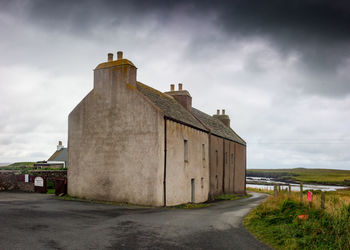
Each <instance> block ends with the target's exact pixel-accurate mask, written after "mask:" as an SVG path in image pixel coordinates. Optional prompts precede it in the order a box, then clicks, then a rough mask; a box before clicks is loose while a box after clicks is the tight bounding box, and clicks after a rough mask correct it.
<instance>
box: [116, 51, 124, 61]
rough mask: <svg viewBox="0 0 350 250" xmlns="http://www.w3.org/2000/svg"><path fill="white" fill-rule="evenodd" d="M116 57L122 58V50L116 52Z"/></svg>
mask: <svg viewBox="0 0 350 250" xmlns="http://www.w3.org/2000/svg"><path fill="white" fill-rule="evenodd" d="M117 59H118V60H120V59H123V51H118V52H117Z"/></svg>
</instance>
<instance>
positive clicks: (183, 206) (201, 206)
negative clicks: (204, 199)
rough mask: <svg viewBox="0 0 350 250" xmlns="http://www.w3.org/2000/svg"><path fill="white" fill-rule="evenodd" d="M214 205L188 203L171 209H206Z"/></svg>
mask: <svg viewBox="0 0 350 250" xmlns="http://www.w3.org/2000/svg"><path fill="white" fill-rule="evenodd" d="M211 205H212V204H210V203H186V204H181V205H176V206H173V207H170V208H183V209H193V208H204V207H210V206H211Z"/></svg>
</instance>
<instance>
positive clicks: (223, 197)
mask: <svg viewBox="0 0 350 250" xmlns="http://www.w3.org/2000/svg"><path fill="white" fill-rule="evenodd" d="M48 190H49V189H48ZM54 192H55V190H54V189H53V193H54ZM248 197H251V195H250V194H247V195H237V194H225V195H219V196H216V197H215V200H216V201H218V200H237V199H242V198H248ZM56 199H59V200H67V201H82V202H90V203H97V204H108V205H118V206H137V207H150V206H142V205H134V204H129V203H123V202H114V201H99V200H89V199H83V198H77V197H73V196H70V195H68V194H66V195H64V196H56ZM212 205H213V203H212V202H205V203H185V204H180V205H176V206H170V207H167V208H170V209H174V208H175V209H177V208H180V209H198V208H205V207H210V206H212Z"/></svg>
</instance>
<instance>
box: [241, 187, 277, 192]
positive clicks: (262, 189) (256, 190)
mask: <svg viewBox="0 0 350 250" xmlns="http://www.w3.org/2000/svg"><path fill="white" fill-rule="evenodd" d="M246 189H247V191H251V192H256V193H263V194H273V190H269V189H264V188H251V187H247V188H246Z"/></svg>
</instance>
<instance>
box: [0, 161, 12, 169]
mask: <svg viewBox="0 0 350 250" xmlns="http://www.w3.org/2000/svg"><path fill="white" fill-rule="evenodd" d="M10 164H11V163H10V162H0V168H1V167H6V166H8V165H10Z"/></svg>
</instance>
